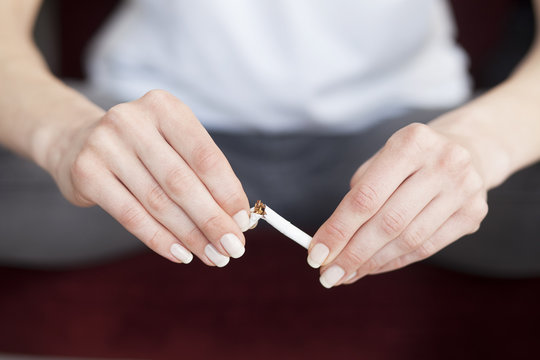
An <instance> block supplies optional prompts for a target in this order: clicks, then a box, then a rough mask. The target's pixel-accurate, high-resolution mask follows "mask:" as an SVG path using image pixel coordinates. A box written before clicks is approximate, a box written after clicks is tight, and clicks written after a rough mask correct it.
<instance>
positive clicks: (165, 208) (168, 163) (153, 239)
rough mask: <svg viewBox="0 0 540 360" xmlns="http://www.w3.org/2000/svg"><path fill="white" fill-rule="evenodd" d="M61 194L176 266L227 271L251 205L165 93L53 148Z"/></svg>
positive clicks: (240, 249)
mask: <svg viewBox="0 0 540 360" xmlns="http://www.w3.org/2000/svg"><path fill="white" fill-rule="evenodd" d="M51 153H53V154H54V156H55V157H56V158H57V159H58V160H57V161H56V162H55V167H54V169H49V171H50V172H51V173H52V175H53V176H54V177H55V179H56V181H57V183H58V185H59V187H60V189H61V191H62V193H63V194H64V196H65V197H66V198H67V199H68V200H69V201H71V202H72V203H74V204H76V205H79V206H91V205H95V204H97V205H99V206H101V207H102V208H103V209H105V211H107V212H108V213H109V214H110V215H112V216H113V217H114V218H115V219H116V220H117V221H119V222H120V223H121V224H122V225H123V226H124V227H125V228H126V229H127V230H128V231H130V232H131V233H132V234H134V235H135V236H136V237H138V238H139V239H140V240H141V241H143V242H144V243H145V244H146V245H147V246H148V247H150V248H151V249H152V250H154V251H155V252H157V253H158V254H160V255H162V256H163V257H165V258H167V259H169V260H171V261H174V262H183V263H189V262H190V261H191V260H192V258H193V255H192V253H193V254H195V255H196V256H198V257H199V258H200V259H201V260H202V261H203V262H204V263H206V264H207V265H216V266H219V267H222V266H225V265H226V264H227V263H228V261H229V256H232V257H234V258H237V257H240V256H242V254H243V253H244V244H245V239H244V236H243V234H242V231H245V230H246V228H247V226H248V223H249V215H248V214H249V203H248V199H247V197H246V195H245V193H244V190H243V189H242V186H241V184H240V181H239V180H238V179H237V177H236V176H235V174H234V172H233V170H232V169H231V167H230V165H229V163H228V162H227V159H226V158H225V156H224V155H223V153H222V152H221V151H220V150H219V148H218V147H217V146H216V144H215V143H214V142H213V140H212V139H211V137H210V136H209V134H208V133H207V132H206V130H205V129H204V127H203V126H202V125H201V124H200V122H199V121H198V120H197V118H195V116H194V115H193V113H192V112H191V111H190V109H189V108H188V107H187V106H186V105H184V104H183V103H182V102H181V101H179V100H178V99H176V98H175V97H174V96H172V95H170V94H168V93H167V92H165V91H160V90H154V91H151V92H149V93H147V94H146V95H145V96H143V97H142V98H140V99H138V100H136V101H133V102H130V103H125V104H120V105H117V106H115V107H113V108H112V109H110V110H109V111H108V112H107V113H105V115H104V116H103V117H102V118H101V119H99V120H97V121H92V122H90V123H83V124H82V125H78V126H74V127H73V128H72V129H71V130H69V131H68V132H67V134H65V135H64V136H63V138H62V140H61V141H59V142H58V143H57V144H56V145H55V147H54V148H53V149H52V151H51Z"/></svg>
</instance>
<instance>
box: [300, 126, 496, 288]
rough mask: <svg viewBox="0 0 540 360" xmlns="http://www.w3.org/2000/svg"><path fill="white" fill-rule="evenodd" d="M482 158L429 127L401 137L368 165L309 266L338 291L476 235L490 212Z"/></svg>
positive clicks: (316, 243) (318, 237)
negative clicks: (477, 164) (479, 161)
mask: <svg viewBox="0 0 540 360" xmlns="http://www.w3.org/2000/svg"><path fill="white" fill-rule="evenodd" d="M473 158H474V154H472V152H471V150H469V149H468V148H467V147H465V146H463V145H460V144H458V142H457V141H455V140H453V137H452V136H450V135H446V134H444V133H443V132H440V131H436V130H434V128H432V127H430V126H428V125H423V124H411V125H409V126H407V127H405V128H403V129H401V130H399V131H398V132H396V133H395V134H394V135H393V136H392V137H391V138H390V139H389V140H388V142H387V143H386V145H385V146H384V147H383V148H382V149H381V150H380V151H379V152H378V153H377V154H375V155H374V156H373V157H372V158H371V159H369V160H368V161H367V162H366V163H364V164H363V165H362V166H361V167H360V168H359V169H358V170H357V172H356V173H355V175H354V177H353V178H352V181H351V190H350V191H349V193H348V194H347V195H346V196H345V197H344V199H343V200H342V202H341V203H340V204H339V206H338V208H337V209H336V210H335V212H334V213H333V214H332V216H331V217H330V218H329V219H328V220H327V221H326V222H325V223H324V224H323V225H322V227H321V228H320V229H319V230H318V231H317V233H316V234H315V236H314V238H313V241H312V244H311V246H310V249H309V256H308V262H309V264H310V265H311V266H313V267H315V268H317V267H319V266H321V265H323V266H322V269H321V274H322V275H321V278H320V280H321V283H322V284H323V285H324V286H325V287H328V288H329V287H332V286H335V285H339V284H341V283H347V284H349V283H352V282H355V281H356V280H358V279H360V278H361V277H363V276H365V275H367V274H374V273H379V272H384V271H390V270H394V269H397V268H400V267H403V266H406V265H408V264H410V263H412V262H415V261H419V260H422V259H425V258H427V257H428V256H430V255H432V254H434V253H435V252H437V251H439V250H440V249H442V248H443V247H445V246H447V245H448V244H450V243H452V242H453V241H455V240H457V239H458V238H460V237H462V236H464V235H466V234H470V233H473V232H475V231H476V230H477V229H478V227H479V225H480V222H481V221H482V219H483V218H484V217H485V216H486V213H487V203H486V192H487V190H486V186H485V183H484V180H483V178H482V177H481V176H480V173H479V171H478V170H477V169H476V167H475V165H474V164H475V161H473Z"/></svg>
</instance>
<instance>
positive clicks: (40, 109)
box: [0, 42, 103, 171]
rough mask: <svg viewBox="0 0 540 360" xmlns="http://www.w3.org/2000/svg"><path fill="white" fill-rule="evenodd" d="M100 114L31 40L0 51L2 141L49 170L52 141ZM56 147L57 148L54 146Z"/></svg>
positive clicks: (56, 140) (0, 142)
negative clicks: (57, 75)
mask: <svg viewBox="0 0 540 360" xmlns="http://www.w3.org/2000/svg"><path fill="white" fill-rule="evenodd" d="M102 115H103V110H101V109H100V108H99V107H97V106H96V105H94V104H92V103H91V102H90V101H89V100H87V99H86V98H85V97H84V96H82V95H81V94H79V93H77V92H76V91H74V90H73V89H71V88H69V87H67V86H66V85H64V84H63V83H62V82H61V81H60V80H58V79H57V78H55V77H54V76H53V75H52V74H51V73H50V72H49V70H48V69H47V66H46V64H45V63H44V61H43V60H42V58H41V56H40V54H39V52H38V51H37V49H35V48H34V46H33V44H31V43H24V42H22V43H18V44H16V45H14V46H6V47H4V50H0V144H2V145H3V146H5V147H7V148H9V149H11V150H12V151H14V152H17V153H19V154H21V155H22V156H25V157H28V158H31V159H32V160H34V161H35V162H36V163H38V164H39V165H40V166H42V167H44V168H46V169H47V170H49V171H50V170H51V167H54V161H55V156H56V154H54V153H53V152H51V148H52V146H51V145H52V144H58V143H59V140H60V138H61V137H62V136H63V134H65V133H66V130H68V129H69V128H70V127H71V126H73V125H76V124H80V122H81V121H87V120H90V119H94V120H95V119H97V118H99V117H100V116H102ZM56 149H57V150H56V151H59V149H58V147H56Z"/></svg>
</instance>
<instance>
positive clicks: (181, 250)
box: [171, 243, 193, 264]
mask: <svg viewBox="0 0 540 360" xmlns="http://www.w3.org/2000/svg"><path fill="white" fill-rule="evenodd" d="M171 254H173V256H174V257H175V258H177V259H178V260H180V261H181V262H183V263H184V264H189V263H190V262H191V260H193V254H192V253H190V252H189V251H188V250H187V249H186V248H185V247H183V246H182V245H180V244H178V243H174V244H172V245H171Z"/></svg>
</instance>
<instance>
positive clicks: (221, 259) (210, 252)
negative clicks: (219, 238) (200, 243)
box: [204, 244, 230, 267]
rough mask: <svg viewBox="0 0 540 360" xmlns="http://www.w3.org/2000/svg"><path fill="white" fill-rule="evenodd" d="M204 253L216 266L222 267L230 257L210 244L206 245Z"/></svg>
mask: <svg viewBox="0 0 540 360" xmlns="http://www.w3.org/2000/svg"><path fill="white" fill-rule="evenodd" d="M204 253H205V254H206V256H208V258H209V259H210V261H211V262H213V263H214V265H216V266H217V267H224V266H225V265H227V264H228V263H229V260H230V259H229V258H228V257H227V256H225V255H223V254H220V253H219V251H217V249H216V248H215V247H214V246H213V245H212V244H208V245H206V247H205V248H204Z"/></svg>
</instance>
